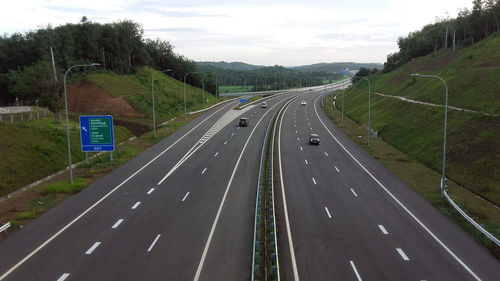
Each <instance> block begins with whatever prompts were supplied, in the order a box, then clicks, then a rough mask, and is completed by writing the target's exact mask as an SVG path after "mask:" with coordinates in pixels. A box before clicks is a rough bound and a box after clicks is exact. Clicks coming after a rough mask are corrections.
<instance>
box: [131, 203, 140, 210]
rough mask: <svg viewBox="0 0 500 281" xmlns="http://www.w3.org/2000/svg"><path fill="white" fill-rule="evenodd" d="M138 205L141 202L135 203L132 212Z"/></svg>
mask: <svg viewBox="0 0 500 281" xmlns="http://www.w3.org/2000/svg"><path fill="white" fill-rule="evenodd" d="M139 205H141V202H139V201H137V202H135V204H134V206H132V208H131V209H132V210H134V209H135V208H137V207H139Z"/></svg>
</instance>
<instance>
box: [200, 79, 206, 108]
mask: <svg viewBox="0 0 500 281" xmlns="http://www.w3.org/2000/svg"><path fill="white" fill-rule="evenodd" d="M201 83H202V85H203V94H202V99H203V102H202V104H203V105H205V72H203V80H201Z"/></svg>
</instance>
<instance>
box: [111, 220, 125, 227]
mask: <svg viewBox="0 0 500 281" xmlns="http://www.w3.org/2000/svg"><path fill="white" fill-rule="evenodd" d="M122 222H123V219H119V220H117V221H116V222H115V224H113V226H112V227H111V228H117V227H118V226H119V225H120V224H121V223H122Z"/></svg>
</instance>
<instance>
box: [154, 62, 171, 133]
mask: <svg viewBox="0 0 500 281" xmlns="http://www.w3.org/2000/svg"><path fill="white" fill-rule="evenodd" d="M169 71H172V69H166V70H160V71H159V72H164V73H167V72H169ZM156 73H158V72H154V73H153V75H151V93H152V96H153V136H154V137H155V138H156V116H155V87H154V77H155V75H156Z"/></svg>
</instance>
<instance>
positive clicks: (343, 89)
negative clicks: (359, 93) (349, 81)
mask: <svg viewBox="0 0 500 281" xmlns="http://www.w3.org/2000/svg"><path fill="white" fill-rule="evenodd" d="M344 91H345V86H344V87H343V88H342V127H344Z"/></svg>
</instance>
